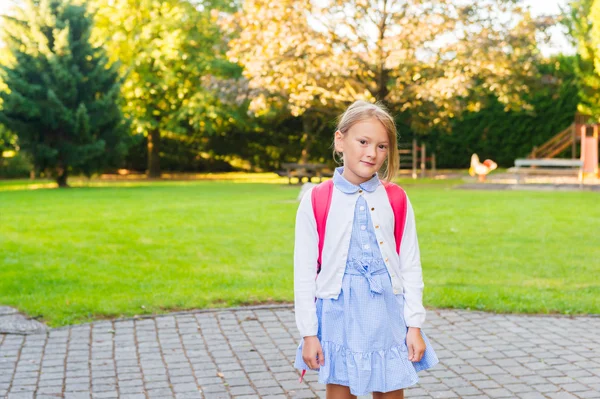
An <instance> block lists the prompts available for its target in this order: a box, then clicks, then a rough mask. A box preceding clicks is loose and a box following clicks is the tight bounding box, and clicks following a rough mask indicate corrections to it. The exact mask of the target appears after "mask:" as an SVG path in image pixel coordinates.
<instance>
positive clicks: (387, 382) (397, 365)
mask: <svg viewBox="0 0 600 399" xmlns="http://www.w3.org/2000/svg"><path fill="white" fill-rule="evenodd" d="M321 347H322V349H323V355H324V357H325V364H324V365H323V366H321V367H320V368H319V369H318V373H319V383H321V384H337V385H343V386H348V387H349V388H350V393H351V394H352V395H356V396H362V395H367V394H369V393H372V392H391V391H396V390H399V389H404V388H408V387H410V386H412V385H415V384H416V383H417V382H418V381H419V377H418V376H417V372H418V371H420V370H424V369H428V368H430V367H433V366H434V365H435V364H437V363H438V359H437V356H436V355H435V353H432V351H426V352H425V354H424V356H423V358H422V359H421V360H420V361H419V362H411V361H410V360H408V352H407V349H406V346H393V347H391V348H389V349H387V350H378V351H372V352H352V351H350V350H349V349H347V348H345V347H343V346H341V345H338V344H335V343H334V342H329V341H322V342H321ZM428 352H429V353H428ZM294 367H295V368H296V369H299V370H311V369H310V368H309V367H308V366H307V365H306V363H305V362H304V360H303V359H302V342H301V343H300V346H299V347H298V350H297V351H296V359H295V361H294ZM393 370H395V371H393ZM399 370H406V371H407V372H406V373H401V372H399ZM315 371H317V370H315ZM350 381H352V382H353V383H350Z"/></svg>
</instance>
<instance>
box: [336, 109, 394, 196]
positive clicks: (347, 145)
mask: <svg viewBox="0 0 600 399" xmlns="http://www.w3.org/2000/svg"><path fill="white" fill-rule="evenodd" d="M388 146H389V140H388V134H387V132H386V130H385V128H384V127H383V125H382V124H381V122H379V121H378V120H377V119H375V118H371V119H367V120H364V121H361V122H358V123H355V124H354V125H352V127H351V128H350V129H348V131H347V132H346V134H343V133H342V132H340V131H339V130H338V131H337V132H335V149H336V151H338V152H341V153H343V159H344V173H343V174H342V176H344V177H345V178H346V180H348V181H349V182H350V183H353V184H356V185H358V184H360V183H364V182H366V181H367V180H370V179H371V178H372V177H373V174H375V173H376V172H377V171H378V170H379V169H380V168H381V166H382V165H383V163H384V162H385V160H386V159H387V156H388Z"/></svg>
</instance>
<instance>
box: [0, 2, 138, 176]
mask: <svg viewBox="0 0 600 399" xmlns="http://www.w3.org/2000/svg"><path fill="white" fill-rule="evenodd" d="M15 11H16V13H15V15H14V16H10V17H8V16H5V17H4V20H5V21H4V22H5V23H4V26H3V34H4V35H3V36H4V41H5V42H6V43H7V46H8V48H9V50H10V52H11V55H12V58H13V62H11V63H10V64H9V65H4V66H0V73H2V80H3V81H4V83H5V84H6V86H7V87H8V90H6V91H3V92H0V101H1V102H3V105H2V108H3V109H2V110H1V111H0V123H2V124H4V125H5V126H6V127H7V128H8V129H10V130H12V131H13V132H15V133H16V134H17V135H18V138H19V145H20V147H21V149H22V150H23V151H27V152H29V153H30V154H31V155H32V159H33V162H34V165H35V168H36V169H37V170H38V171H41V172H44V173H45V174H46V175H48V176H51V177H52V178H54V179H56V182H57V183H58V185H59V187H66V186H67V177H68V176H69V175H72V174H75V173H83V174H86V175H88V176H89V175H91V174H92V173H94V172H98V171H101V170H103V169H104V168H106V167H109V166H115V165H116V163H117V162H118V161H119V160H120V159H121V158H122V156H123V155H124V154H125V152H126V150H127V148H126V145H125V140H126V133H127V129H126V128H127V126H126V124H125V122H124V119H123V115H122V113H121V110H120V107H119V105H118V100H119V93H120V84H121V80H120V77H119V74H118V65H116V64H113V65H109V61H108V57H107V55H106V53H105V51H104V50H103V49H102V48H101V47H94V46H93V45H92V44H91V42H90V34H91V30H92V24H93V17H92V16H91V15H90V14H89V13H88V11H87V9H86V7H85V6H84V5H78V4H76V3H74V2H72V1H70V0H25V1H23V2H22V7H21V8H18V9H16V10H15Z"/></svg>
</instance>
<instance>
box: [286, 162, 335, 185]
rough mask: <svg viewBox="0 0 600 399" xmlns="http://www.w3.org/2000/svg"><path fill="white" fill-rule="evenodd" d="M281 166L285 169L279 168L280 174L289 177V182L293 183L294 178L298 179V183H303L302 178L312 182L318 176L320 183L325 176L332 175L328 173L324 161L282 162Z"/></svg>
mask: <svg viewBox="0 0 600 399" xmlns="http://www.w3.org/2000/svg"><path fill="white" fill-rule="evenodd" d="M281 167H282V168H283V169H284V170H278V171H276V172H275V173H277V174H278V175H279V176H282V177H287V178H288V184H292V178H297V179H298V184H301V183H302V179H305V178H306V181H308V182H312V179H313V178H318V179H319V183H320V182H321V181H323V177H329V176H331V173H326V172H325V171H324V169H326V168H327V165H325V164H322V163H282V164H281Z"/></svg>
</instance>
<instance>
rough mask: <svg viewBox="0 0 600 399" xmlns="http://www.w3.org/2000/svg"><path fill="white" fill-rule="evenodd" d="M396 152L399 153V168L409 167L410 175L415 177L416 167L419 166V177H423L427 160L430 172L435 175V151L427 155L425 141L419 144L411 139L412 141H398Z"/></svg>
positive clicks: (416, 175)
mask: <svg viewBox="0 0 600 399" xmlns="http://www.w3.org/2000/svg"><path fill="white" fill-rule="evenodd" d="M398 147H399V150H398V153H399V155H400V170H402V169H410V170H411V171H412V172H411V176H412V178H413V179H416V178H417V177H418V175H419V173H418V167H420V172H421V173H420V175H421V178H425V174H426V172H427V162H429V165H430V167H431V174H432V176H435V173H436V168H435V153H432V154H431V156H429V157H427V147H426V145H425V143H422V144H421V145H420V146H419V145H418V144H417V140H416V139H413V140H412V143H400V144H399V146H398Z"/></svg>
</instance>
